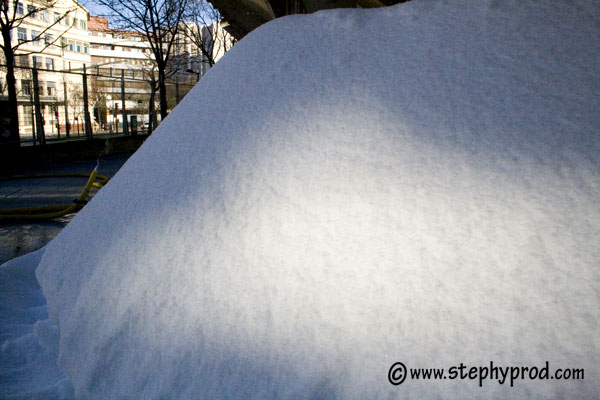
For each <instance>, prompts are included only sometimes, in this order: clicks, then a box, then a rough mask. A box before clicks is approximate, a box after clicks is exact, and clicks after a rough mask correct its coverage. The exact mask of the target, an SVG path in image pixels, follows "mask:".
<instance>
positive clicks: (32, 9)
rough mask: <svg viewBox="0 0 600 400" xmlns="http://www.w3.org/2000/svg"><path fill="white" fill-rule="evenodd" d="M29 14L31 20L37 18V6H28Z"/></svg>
mask: <svg viewBox="0 0 600 400" xmlns="http://www.w3.org/2000/svg"><path fill="white" fill-rule="evenodd" d="M27 13H28V14H29V16H30V17H31V18H37V15H36V8H35V6H33V5H31V4H28V5H27Z"/></svg>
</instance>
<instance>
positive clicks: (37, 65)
mask: <svg viewBox="0 0 600 400" xmlns="http://www.w3.org/2000/svg"><path fill="white" fill-rule="evenodd" d="M31 59H32V61H33V67H34V68H42V57H40V56H31Z"/></svg>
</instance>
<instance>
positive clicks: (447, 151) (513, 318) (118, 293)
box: [3, 0, 600, 399]
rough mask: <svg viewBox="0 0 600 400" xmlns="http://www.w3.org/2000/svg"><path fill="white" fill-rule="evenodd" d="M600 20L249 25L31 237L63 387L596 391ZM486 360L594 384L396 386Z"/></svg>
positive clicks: (280, 393) (491, 393) (170, 393)
mask: <svg viewBox="0 0 600 400" xmlns="http://www.w3.org/2000/svg"><path fill="white" fill-rule="evenodd" d="M599 27H600V3H599V2H598V1H556V0H552V1H550V0H540V1H535V2H533V1H532V2H522V1H517V0H509V1H485V2H484V1H481V2H471V1H427V0H414V1H411V2H409V3H406V4H401V5H397V6H393V7H388V8H383V9H377V10H335V11H327V12H319V13H317V14H313V15H308V16H304V15H303V16H292V17H286V18H283V19H279V20H276V21H274V22H272V23H269V24H267V25H264V26H263V27H261V28H259V29H257V30H256V31H254V32H252V33H251V34H250V35H248V36H247V37H246V38H245V39H244V40H242V41H241V42H240V43H238V44H237V45H236V46H235V47H234V48H233V49H232V50H231V51H230V52H228V53H227V55H226V56H225V57H224V58H223V59H222V60H221V61H220V62H219V64H218V65H217V66H216V67H215V68H214V69H211V71H210V73H209V74H208V75H207V76H206V77H205V78H203V80H202V81H201V82H200V83H199V84H198V85H197V86H196V87H195V88H194V89H193V90H192V91H191V92H190V93H189V94H188V96H187V97H186V98H185V99H184V101H183V102H182V103H181V104H180V105H179V106H178V107H177V108H176V109H175V110H174V111H173V112H172V114H171V115H170V116H169V117H168V118H167V119H166V120H165V121H164V122H163V123H162V124H161V126H160V127H159V129H158V130H157V131H156V132H155V133H154V134H153V135H152V136H151V137H150V138H149V139H148V140H147V141H146V143H145V144H144V146H142V148H141V149H140V150H139V151H138V152H137V153H136V154H135V155H134V156H133V157H132V158H131V159H130V160H129V161H128V162H127V163H126V164H125V166H124V167H123V168H122V169H121V170H120V171H119V173H118V174H117V175H116V176H115V177H114V178H113V179H112V180H111V181H110V182H109V183H108V185H106V186H105V187H104V188H103V190H102V191H100V192H99V193H98V194H97V195H96V196H95V197H94V199H93V201H92V202H91V203H90V204H89V205H88V206H87V207H86V208H84V209H83V210H82V211H81V212H80V213H79V215H78V216H77V217H76V218H75V219H74V220H73V221H72V222H71V223H70V224H69V225H68V226H67V227H66V228H65V229H64V230H63V231H62V232H61V234H60V235H59V236H58V237H57V238H56V239H55V240H53V241H52V242H51V243H50V244H49V245H48V246H47V247H46V249H45V250H44V252H43V256H42V259H41V262H40V264H39V267H38V268H37V270H36V275H37V279H38V281H39V282H40V284H41V287H42V288H43V293H44V296H45V298H46V299H47V304H48V311H49V320H48V321H45V322H44V324H45V325H44V326H45V327H47V329H46V330H45V331H44V330H43V329H42V331H44V332H46V335H45V336H44V334H40V335H41V336H40V337H48V336H51V335H49V334H47V331H51V330H52V327H54V328H56V329H58V331H59V352H58V365H60V368H61V369H62V371H63V372H64V374H65V375H66V376H67V377H68V379H69V381H70V382H71V383H72V385H73V388H74V393H75V394H76V396H77V397H79V398H90V399H94V398H97V399H105V398H148V399H150V398H181V399H190V398H197V399H216V398H222V399H334V398H336V399H371V398H372V399H380V398H412V399H424V398H462V399H468V398H508V397H510V398H550V397H552V398H589V399H591V398H597V397H598V395H599V394H600V380H598V379H597V377H598V376H599V374H600V353H599V345H600V336H599V335H598V332H599V326H598V325H599V324H598V323H599V320H600V312H599V307H598V305H599V303H600V269H599V268H598V266H599V265H600V248H599V246H598V243H600V202H599V199H600V157H599V154H600V140H599V135H600V112H599V111H600V71H599V68H600V67H599V66H600V29H598V28H599ZM34 334H35V333H34ZM50 342H51V341H50ZM10 346H12V347H14V348H15V349H16V350H14V351H15V352H18V351H21V352H23V353H27V352H28V351H30V350H31V347H27V346H29V345H28V344H22V345H19V343H17V339H14V340H12V339H11V340H10V341H9V342H7V344H5V345H4V346H3V357H6V354H5V352H4V347H10ZM19 346H20V347H19ZM50 347H51V346H50ZM19 349H20V350H19ZM491 360H493V361H494V363H495V364H496V365H502V366H539V367H542V366H544V362H545V361H546V360H548V361H549V363H550V366H551V368H552V369H554V368H584V369H585V379H584V380H579V381H560V380H547V381H528V380H525V381H516V382H515V386H514V387H512V388H511V387H510V386H509V385H508V384H504V385H500V384H498V383H497V382H496V381H491V380H487V381H484V382H483V387H482V388H480V387H478V383H477V381H469V380H438V381H415V380H410V379H407V381H406V382H405V383H404V384H402V385H400V386H392V385H390V384H389V383H388V381H387V373H388V369H389V367H390V366H391V365H392V364H393V363H394V362H396V361H402V362H404V363H405V364H406V365H407V367H409V368H410V367H412V368H415V367H438V368H449V367H451V366H454V365H459V364H460V363H461V362H462V363H464V364H466V365H469V366H486V365H489V362H490V361H491ZM57 379H59V378H57ZM61 382H63V383H62V384H61V385H59V387H60V388H61V389H60V390H62V392H60V395H57V397H61V396H62V397H68V396H70V395H72V393H71V394H70V393H69V391H68V390H67V389H68V388H67V386H66V385H65V384H64V381H61ZM57 393H58V389H57Z"/></svg>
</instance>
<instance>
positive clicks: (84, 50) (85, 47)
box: [83, 43, 88, 54]
mask: <svg viewBox="0 0 600 400" xmlns="http://www.w3.org/2000/svg"><path fill="white" fill-rule="evenodd" d="M83 52H84V53H85V54H87V53H88V46H87V43H84V44H83Z"/></svg>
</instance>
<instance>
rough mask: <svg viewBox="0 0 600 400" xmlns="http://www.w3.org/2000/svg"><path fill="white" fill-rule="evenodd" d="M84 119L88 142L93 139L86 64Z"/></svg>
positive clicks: (84, 72)
mask: <svg viewBox="0 0 600 400" xmlns="http://www.w3.org/2000/svg"><path fill="white" fill-rule="evenodd" d="M83 119H84V122H85V136H86V138H87V139H88V140H91V139H92V121H91V119H90V108H89V101H88V87H87V72H86V70H85V64H83Z"/></svg>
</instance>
